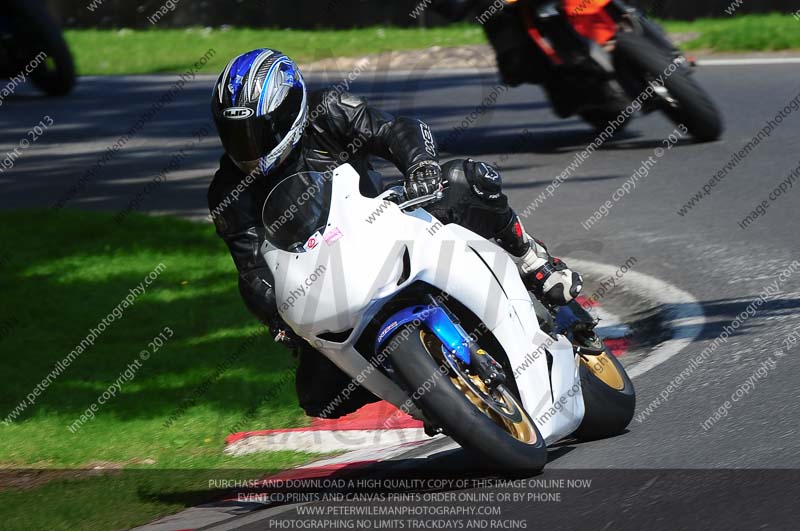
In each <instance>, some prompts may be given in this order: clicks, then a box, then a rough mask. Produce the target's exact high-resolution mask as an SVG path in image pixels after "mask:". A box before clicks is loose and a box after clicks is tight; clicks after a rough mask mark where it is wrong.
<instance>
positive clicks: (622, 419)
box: [573, 347, 636, 441]
mask: <svg viewBox="0 0 800 531" xmlns="http://www.w3.org/2000/svg"><path fill="white" fill-rule="evenodd" d="M579 371H580V378H581V388H582V390H583V405H584V406H585V409H586V413H585V414H584V416H583V421H582V422H581V425H580V426H578V429H577V430H576V431H575V433H574V434H573V436H574V437H575V438H577V439H580V440H584V441H592V440H596V439H605V438H606V437H613V436H614V435H619V434H620V433H622V432H624V431H625V428H626V427H627V426H628V424H630V422H631V419H632V418H633V412H634V410H635V409H636V391H635V390H634V388H633V382H631V379H630V378H629V377H628V373H627V372H625V368H624V367H623V366H622V364H621V363H620V362H619V361H618V360H617V358H616V356H614V355H613V354H612V353H611V351H610V350H609V349H608V347H605V348H604V350H603V351H602V352H601V353H599V354H597V355H591V354H581V356H580V369H579Z"/></svg>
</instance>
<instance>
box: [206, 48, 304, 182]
mask: <svg viewBox="0 0 800 531" xmlns="http://www.w3.org/2000/svg"><path fill="white" fill-rule="evenodd" d="M211 112H212V114H213V115H214V123H215V124H216V125H217V132H218V133H219V137H220V140H222V145H223V146H224V147H225V152H226V153H227V154H228V156H229V157H230V158H231V160H233V162H234V163H235V164H236V165H237V166H238V167H239V169H241V170H242V171H244V172H245V173H251V172H253V171H256V170H259V171H260V172H261V173H263V174H265V175H266V174H267V173H269V172H270V171H271V170H272V169H273V168H275V167H276V166H279V165H280V164H281V163H282V162H284V161H285V160H286V159H287V158H288V157H289V155H290V154H291V152H292V150H293V149H294V148H295V147H296V146H297V144H298V143H299V142H300V138H301V137H302V135H303V129H304V127H305V124H306V116H307V114H308V103H307V91H306V84H305V81H303V76H302V75H301V74H300V69H299V68H298V67H297V65H296V64H295V63H294V62H293V61H292V60H291V59H289V58H288V57H286V56H285V55H284V54H282V53H281V52H279V51H277V50H271V49H269V48H260V49H258V50H253V51H251V52H247V53H244V54H242V55H240V56H238V57H235V58H234V59H233V60H232V61H231V62H230V63H228V66H226V67H225V70H223V71H222V74H221V75H220V76H219V79H218V80H217V83H216V85H215V86H214V94H213V97H212V100H211Z"/></svg>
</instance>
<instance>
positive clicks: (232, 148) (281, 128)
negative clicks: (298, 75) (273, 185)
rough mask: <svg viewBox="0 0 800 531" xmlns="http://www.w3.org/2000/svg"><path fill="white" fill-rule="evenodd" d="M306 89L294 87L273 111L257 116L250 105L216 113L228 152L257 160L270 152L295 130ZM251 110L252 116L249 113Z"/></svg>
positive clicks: (223, 142)
mask: <svg viewBox="0 0 800 531" xmlns="http://www.w3.org/2000/svg"><path fill="white" fill-rule="evenodd" d="M302 102H303V91H302V89H300V90H292V91H290V92H289V94H288V95H287V96H286V99H285V100H284V101H283V103H281V105H280V106H279V107H278V108H277V109H275V110H274V111H273V112H272V113H270V114H265V115H262V116H256V115H255V114H253V111H252V109H250V108H248V107H231V108H228V109H225V111H223V112H222V116H216V117H215V118H216V124H217V130H218V132H219V136H220V139H221V140H222V145H223V147H224V148H225V152H226V153H228V155H229V156H230V157H231V158H232V159H233V160H235V161H242V162H244V161H257V160H259V159H260V158H262V157H266V156H267V155H269V154H270V153H271V152H272V150H274V149H275V148H276V147H277V146H278V144H280V143H281V141H282V140H283V139H285V138H286V137H287V136H288V135H289V134H290V133H291V132H292V126H293V125H294V122H295V120H296V119H297V116H298V114H300V111H301V108H300V107H301V105H302ZM248 113H250V114H251V115H250V116H247V114H248Z"/></svg>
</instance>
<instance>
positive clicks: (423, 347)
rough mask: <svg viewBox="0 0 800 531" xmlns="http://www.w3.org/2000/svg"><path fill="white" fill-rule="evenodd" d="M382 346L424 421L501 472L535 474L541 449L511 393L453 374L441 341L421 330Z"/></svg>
mask: <svg viewBox="0 0 800 531" xmlns="http://www.w3.org/2000/svg"><path fill="white" fill-rule="evenodd" d="M405 330H407V332H404V331H405ZM402 337H407V339H404V340H402V341H400V338H402ZM395 342H397V344H396V346H395V347H394V348H393V347H392V345H393V344H394V343H395ZM387 344H388V345H389V346H388V347H387V351H385V354H388V356H389V358H390V359H391V362H392V366H393V367H394V370H395V372H396V373H397V375H398V376H399V378H400V380H401V381H402V383H403V384H405V386H406V388H407V389H408V390H409V394H411V395H412V398H413V400H414V403H415V404H416V405H417V407H419V408H420V409H421V410H422V412H423V413H424V414H425V417H426V418H427V419H428V420H430V421H431V422H433V423H434V424H436V425H437V426H439V427H441V428H442V429H443V431H444V432H445V433H446V434H447V435H449V436H451V437H452V438H453V439H454V440H455V441H456V442H458V443H459V444H460V445H461V446H462V447H464V448H466V449H469V450H473V451H476V452H478V453H479V454H481V455H482V456H483V457H485V458H486V459H487V460H488V461H490V462H491V463H492V464H493V465H495V466H496V467H498V468H499V469H500V470H501V471H503V472H505V473H512V474H514V475H519V474H522V475H532V474H538V473H539V472H541V470H542V468H544V465H545V464H546V463H547V447H546V445H545V442H544V439H543V438H542V436H541V434H540V433H539V430H538V429H537V428H536V425H535V424H534V423H533V421H532V420H531V418H530V416H529V415H528V413H527V412H526V411H525V409H524V408H523V407H522V406H521V405H520V402H519V399H518V397H516V396H515V395H514V393H512V392H511V391H510V390H509V389H507V388H506V387H505V386H503V385H500V386H498V387H497V388H496V389H495V390H494V391H490V390H489V389H487V387H486V386H485V385H484V384H483V382H482V381H481V379H480V378H479V377H477V376H476V375H471V376H470V375H469V374H468V373H467V372H466V371H463V370H454V368H453V365H452V363H451V362H452V360H450V361H448V360H447V359H446V358H445V356H447V355H448V354H447V353H446V352H445V351H444V350H443V345H442V343H441V341H440V340H439V339H438V338H437V337H436V336H435V335H434V334H433V333H431V332H429V331H428V330H427V329H425V328H423V327H420V326H417V325H414V324H410V325H406V326H405V327H403V328H401V329H399V330H398V331H397V332H396V334H395V338H394V339H393V340H390V341H388V342H387ZM389 349H391V350H389Z"/></svg>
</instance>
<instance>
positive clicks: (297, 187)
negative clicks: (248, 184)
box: [261, 172, 333, 253]
mask: <svg viewBox="0 0 800 531" xmlns="http://www.w3.org/2000/svg"><path fill="white" fill-rule="evenodd" d="M332 176H333V174H332V172H325V173H319V172H302V173H295V174H294V175H292V176H290V177H287V178H286V179H284V180H282V181H281V182H279V183H278V185H277V186H275V188H273V189H272V191H271V192H270V193H269V195H268V196H267V200H266V201H265V202H264V209H263V211H262V214H261V219H262V222H263V223H264V227H265V228H266V239H267V241H268V242H269V243H270V244H272V245H273V246H274V247H276V248H278V249H281V250H282V251H287V252H290V253H302V252H305V251H307V250H308V249H310V248H313V247H314V246H315V245H316V243H312V239H313V238H314V237H315V235H316V234H317V233H320V234H321V233H322V232H324V231H325V225H326V224H327V223H328V215H329V214H330V210H331V191H332V189H333V185H332V182H331V177H332ZM314 241H318V240H314Z"/></svg>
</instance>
